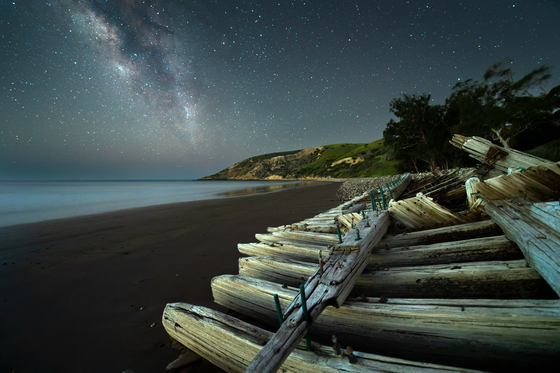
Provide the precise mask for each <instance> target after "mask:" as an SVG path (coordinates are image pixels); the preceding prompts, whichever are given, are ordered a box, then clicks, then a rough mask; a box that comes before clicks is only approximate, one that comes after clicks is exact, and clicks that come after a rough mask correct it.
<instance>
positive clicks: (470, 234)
mask: <svg viewBox="0 0 560 373" xmlns="http://www.w3.org/2000/svg"><path fill="white" fill-rule="evenodd" d="M501 234H503V232H502V230H501V229H500V227H499V226H498V225H497V224H496V223H494V222H493V221H491V220H484V221H478V222H474V223H465V224H459V225H455V226H451V227H442V228H435V229H429V230H425V231H421V232H411V233H402V234H396V235H390V236H385V237H383V239H382V240H381V241H380V242H379V246H384V247H385V248H392V247H403V246H416V245H427V244H433V243H438V242H448V241H458V240H466V239H469V238H480V237H489V236H497V235H501Z"/></svg>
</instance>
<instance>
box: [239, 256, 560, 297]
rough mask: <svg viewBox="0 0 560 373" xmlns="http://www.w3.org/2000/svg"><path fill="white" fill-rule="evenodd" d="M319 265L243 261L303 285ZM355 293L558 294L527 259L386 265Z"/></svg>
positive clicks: (245, 270) (245, 271) (248, 269)
mask: <svg viewBox="0 0 560 373" xmlns="http://www.w3.org/2000/svg"><path fill="white" fill-rule="evenodd" d="M316 269H317V265H314V264H311V263H304V262H299V261H295V260H289V259H280V258H273V257H253V258H242V259H240V266H239V274H242V275H246V276H251V277H255V278H259V279H262V280H266V281H271V282H276V283H279V284H286V285H288V286H299V285H300V284H302V283H304V282H305V280H306V279H307V278H308V277H309V276H312V275H313V273H314V272H315V270H316ZM351 294H352V295H353V296H359V295H361V294H364V295H365V296H380V295H383V296H386V297H389V298H392V297H398V298H409V297H417V298H437V297H441V298H496V299H500V298H501V299H518V298H528V299H538V298H542V299H553V298H556V297H557V295H556V294H555V293H554V291H553V290H552V289H551V288H550V286H548V284H547V283H546V281H545V280H543V278H542V277H541V275H540V274H539V273H538V272H537V271H536V270H535V269H534V268H531V267H530V266H529V265H528V264H527V262H526V261H525V260H524V259H521V260H507V261H485V262H469V263H448V264H437V265H426V266H414V267H380V268H379V270H374V271H364V272H363V273H362V275H361V276H360V277H359V278H358V279H357V281H356V284H355V285H354V288H353V290H352V292H351Z"/></svg>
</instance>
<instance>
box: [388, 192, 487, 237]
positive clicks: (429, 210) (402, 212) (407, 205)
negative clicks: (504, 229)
mask: <svg viewBox="0 0 560 373" xmlns="http://www.w3.org/2000/svg"><path fill="white" fill-rule="evenodd" d="M389 212H390V213H391V216H392V217H393V218H395V219H396V220H398V221H399V222H401V223H402V224H404V225H405V226H407V227H408V228H411V229H414V230H421V229H428V228H436V227H444V226H450V225H456V224H464V223H468V222H469V221H478V220H482V217H481V215H480V214H479V213H478V212H474V211H473V212H471V213H469V214H457V213H454V212H452V211H450V210H448V209H446V208H445V207H443V206H441V205H439V204H437V203H436V202H434V201H433V200H432V198H430V197H426V196H424V195H422V193H418V195H417V196H416V197H412V198H407V199H404V200H400V201H391V203H390V204H389Z"/></svg>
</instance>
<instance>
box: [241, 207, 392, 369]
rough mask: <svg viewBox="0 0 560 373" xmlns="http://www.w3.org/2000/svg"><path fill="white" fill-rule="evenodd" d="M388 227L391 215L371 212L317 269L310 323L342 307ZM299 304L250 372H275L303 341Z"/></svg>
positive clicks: (308, 290) (309, 286)
mask: <svg viewBox="0 0 560 373" xmlns="http://www.w3.org/2000/svg"><path fill="white" fill-rule="evenodd" d="M388 225H389V215H388V213H386V212H384V213H381V214H379V213H377V212H370V213H369V214H368V215H367V219H363V220H362V221H360V222H359V223H358V224H357V225H356V227H355V228H354V229H352V230H351V231H350V232H348V234H347V235H346V236H345V237H344V240H343V242H342V243H340V244H337V245H336V246H335V247H334V248H333V249H332V250H331V254H330V255H329V256H328V257H327V258H326V263H325V266H324V269H323V272H320V271H319V270H316V271H315V273H314V274H313V275H312V276H311V277H309V279H308V280H307V282H306V285H305V297H306V298H307V300H306V303H307V310H308V313H309V318H310V319H309V320H315V319H316V318H317V317H318V316H319V315H320V314H321V312H322V311H323V309H325V307H326V306H327V305H328V304H330V303H334V304H336V305H337V306H340V305H342V304H343V302H344V300H345V299H346V297H347V296H348V294H349V292H350V291H351V289H352V287H353V285H354V282H355V281H356V279H357V278H358V276H359V275H360V273H361V272H362V271H363V269H364V268H365V266H366V265H367V262H368V258H369V255H370V253H371V249H372V248H373V247H374V246H375V245H376V244H377V243H378V242H379V240H380V239H381V237H382V236H383V235H384V234H385V232H386V231H387V227H388ZM359 234H361V236H359ZM245 264H246V263H245ZM298 303H300V302H299V301H298V299H297V297H296V298H295V299H294V300H293V301H292V303H291V306H288V309H287V310H286V311H285V320H286V321H285V322H284V324H282V326H281V327H280V329H279V330H278V332H277V333H276V334H275V335H274V336H273V337H272V338H271V339H270V341H269V343H267V344H266V346H265V347H264V348H263V349H261V351H259V353H258V354H257V356H255V359H254V360H253V361H252V362H251V364H250V365H249V367H248V368H247V372H259V373H260V372H276V370H277V369H278V368H279V367H280V366H281V365H282V363H283V362H284V360H285V359H286V357H287V356H288V355H289V354H290V352H291V351H292V350H293V349H294V348H295V347H296V346H297V344H298V343H299V342H300V341H301V339H302V338H303V336H304V334H305V332H306V330H307V328H308V327H309V326H310V325H309V324H308V323H307V322H306V321H305V318H304V315H303V312H302V308H298V307H297V304H298ZM300 307H301V306H300Z"/></svg>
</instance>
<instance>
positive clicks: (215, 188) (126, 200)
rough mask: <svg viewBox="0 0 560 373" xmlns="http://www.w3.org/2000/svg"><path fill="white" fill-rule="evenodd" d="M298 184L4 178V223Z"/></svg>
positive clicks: (0, 201) (0, 189)
mask: <svg viewBox="0 0 560 373" xmlns="http://www.w3.org/2000/svg"><path fill="white" fill-rule="evenodd" d="M299 185H302V183H301V182H272V181H268V182H267V181H195V180H188V181H176V180H173V181H160V180H157V181H136V180H135V181H2V182H0V227H3V226H9V225H14V224H21V223H34V222H39V221H43V220H51V219H59V218H67V217H72V216H81V215H88V214H96V213H100V212H107V211H115V210H122V209H127V208H132V207H142V206H151V205H160V204H164V203H173V202H186V201H198V200H204V199H213V198H223V197H231V196H240V195H248V194H254V193H263V192H271V191H274V190H278V189H282V188H289V187H294V186H299Z"/></svg>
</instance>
